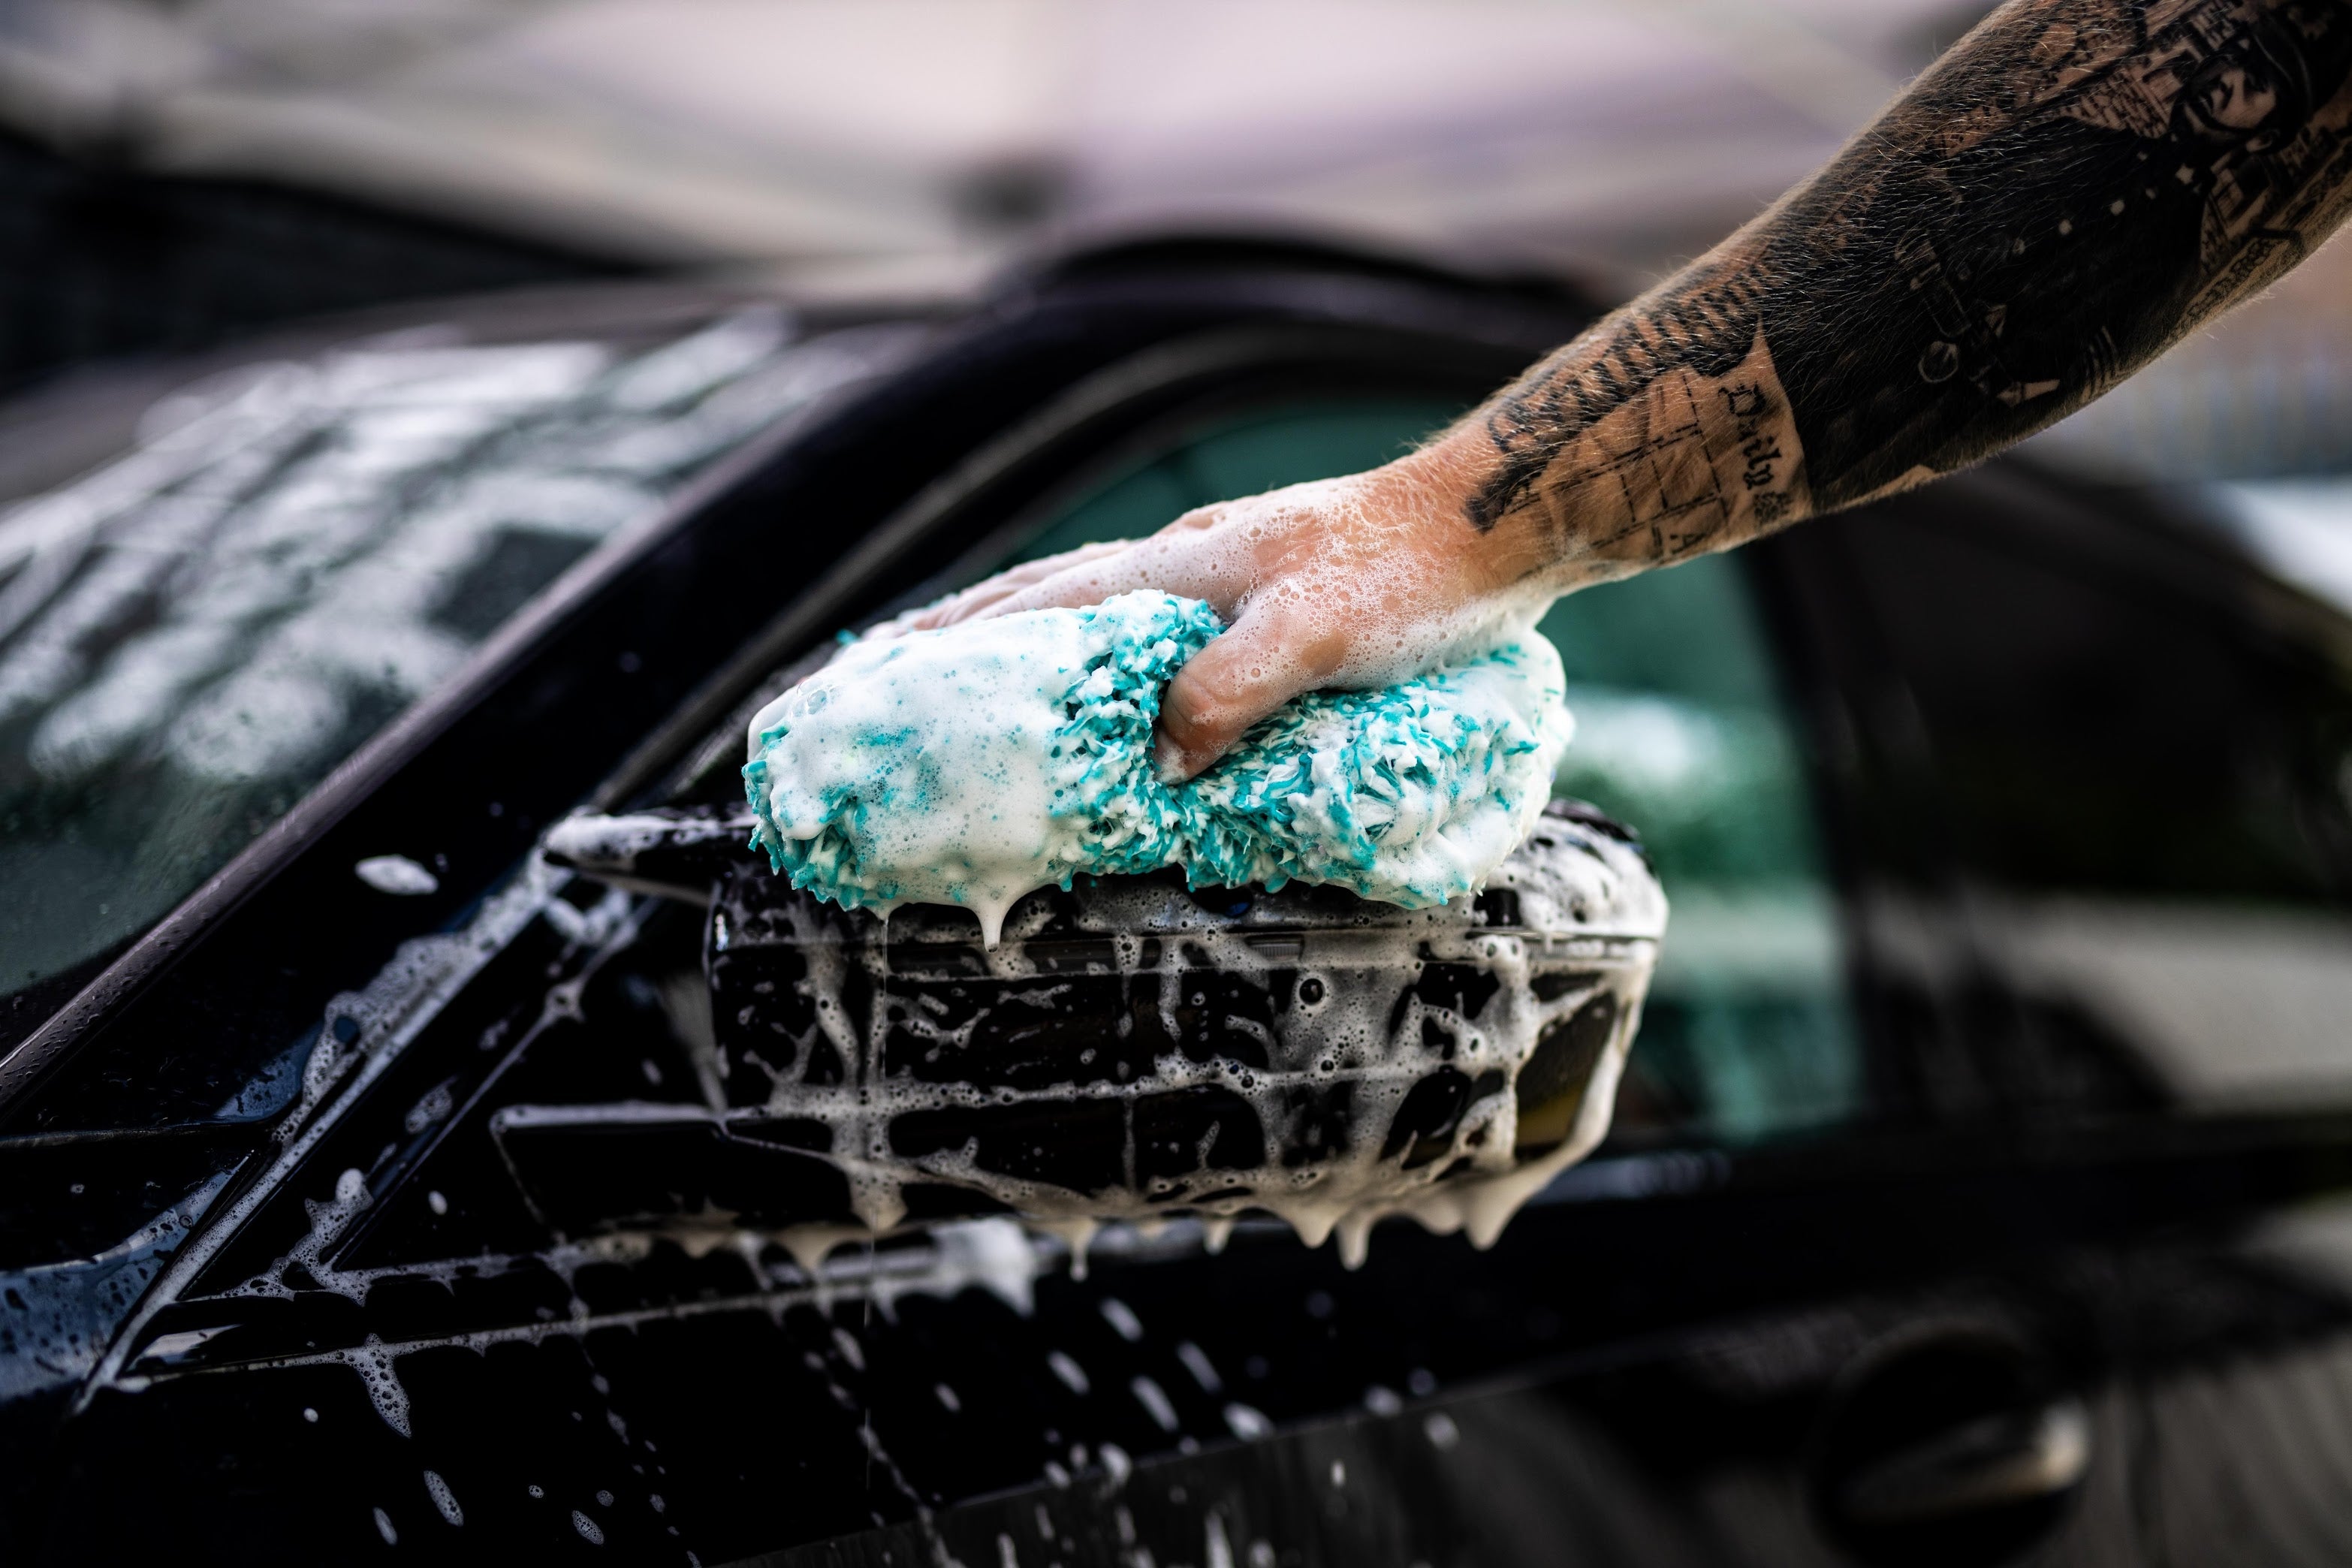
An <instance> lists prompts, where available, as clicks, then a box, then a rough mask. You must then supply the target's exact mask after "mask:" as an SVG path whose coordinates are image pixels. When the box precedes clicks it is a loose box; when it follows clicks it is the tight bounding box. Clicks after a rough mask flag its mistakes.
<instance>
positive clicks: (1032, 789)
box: [743, 591, 1570, 946]
mask: <svg viewBox="0 0 2352 1568" xmlns="http://www.w3.org/2000/svg"><path fill="white" fill-rule="evenodd" d="M1220 629H1221V628H1220V626H1219V623H1218V621H1217V618H1216V616H1215V615H1214V614H1213V612H1212V611H1211V610H1210V609H1209V607H1208V606H1207V605H1204V604H1202V603H1201V602H1200V601H1198V600H1193V599H1183V598H1178V597H1175V596H1173V595H1168V594H1163V593H1158V592H1152V591H1140V592H1135V593H1129V594H1123V595H1118V597H1116V598H1113V599H1110V600H1108V601H1107V602H1106V603H1104V604H1101V605H1096V606H1094V607H1092V608H1088V609H1081V610H1037V611H1030V612H1027V613H1024V614H1020V615H1012V616H999V617H996V618H993V619H986V620H977V621H969V622H965V623H963V624H962V625H960V626H950V627H948V628H946V629H944V630H940V631H936V632H919V633H913V634H909V635H907V636H903V637H891V638H887V639H873V640H868V641H866V642H862V643H857V644H854V645H852V646H851V647H848V648H846V649H845V650H844V652H843V653H842V655H841V656H840V657H839V658H836V659H835V661H834V663H833V664H832V665H830V666H828V667H827V668H825V669H824V670H823V671H822V672H820V673H819V674H818V675H816V676H814V677H812V678H811V679H808V680H806V681H804V682H803V683H802V684H801V685H799V686H797V687H794V688H793V689H792V690H790V691H788V692H786V693H784V694H783V695H782V697H780V698H778V699H777V700H775V701H773V702H772V703H770V704H769V705H768V706H767V707H766V708H764V709H763V710H761V712H760V714H759V715H758V717H756V718H755V719H753V720H752V721H751V735H750V751H751V761H750V763H748V765H747V766H746V767H745V768H744V770H743V771H744V777H745V784H746V793H747V795H749V797H750V799H751V805H752V807H753V809H754V811H755V812H756V813H757V815H758V816H759V826H758V829H757V830H756V833H755V836H754V841H755V843H756V844H757V845H758V846H759V847H762V848H764V849H765V850H766V851H767V853H768V855H769V857H770V859H771V861H772V864H773V866H774V868H775V869H776V870H777V871H778V872H779V873H783V874H789V876H790V878H791V879H792V883H793V886H794V887H795V888H803V889H808V890H810V891H812V892H814V893H815V894H817V895H818V896H819V897H821V898H824V899H828V900H832V901H834V902H836V903H839V904H841V905H843V906H845V907H846V908H866V909H872V910H877V912H879V913H883V914H886V915H887V913H888V911H889V910H893V909H895V908H898V906H900V905H903V904H909V903H931V904H961V905H963V906H966V907H968V908H970V909H971V910H973V912H974V913H975V914H976V915H977V916H978V917H979V919H980V922H981V926H982V932H983V935H984V937H985V940H986V941H987V942H988V944H989V945H991V946H993V945H995V943H996V942H997V941H998V940H999V937H1000V935H1001V932H1002V928H1003V920H1004V916H1005V913H1006V911H1007V910H1010V909H1011V908H1012V906H1013V903H1014V902H1015V901H1016V900H1018V899H1020V898H1021V896H1022V895H1023V894H1024V893H1027V892H1030V891H1032V890H1034V889H1037V888H1041V887H1047V886H1054V885H1059V886H1061V887H1064V888H1067V887H1068V886H1069V885H1070V879H1071V878H1072V877H1073V876H1076V875H1079V874H1088V873H1091V874H1095V875H1117V874H1132V873H1139V872H1146V871H1150V870H1154V869H1157V868H1160V867H1162V866H1169V865H1175V866H1181V867H1182V868H1184V871H1185V874H1186V876H1187V878H1188V879H1189V880H1190V881H1191V883H1192V885H1193V886H1195V887H1235V886H1242V885H1245V884H1251V883H1256V884H1262V885H1264V886H1265V887H1266V888H1268V889H1279V888H1281V887H1282V886H1283V885H1284V884H1285V883H1286V882H1289V881H1293V880H1297V881H1302V882H1313V883H1330V884H1336V885H1338V886H1340V887H1345V888H1348V889H1351V890H1353V891H1355V892H1356V893H1358V894H1360V895H1361V896H1363V897H1365V898H1368V899H1377V900H1382V901H1384V902H1388V903H1393V904H1398V905H1401V906H1402V907H1404V908H1407V909H1424V908H1429V907H1433V906H1435V905H1438V904H1442V903H1444V902H1445V901H1446V900H1448V899H1451V898H1454V897H1458V896H1459V895H1461V894H1464V893H1468V892H1474V891H1475V890H1477V889H1479V888H1481V887H1483V886H1484V884H1485V882H1486V878H1487V876H1488V875H1489V874H1490V873H1492V872H1493V870H1494V869H1495V868H1496V867H1497V866H1498V865H1500V864H1501V863H1502V861H1503V859H1504V858H1505V857H1506V856H1507V855H1508V854H1509V853H1510V851H1511V849H1512V848H1513V847H1515V846H1516V845H1517V843H1518V842H1519V840H1520V839H1521V838H1522V837H1524V836H1525V835H1526V833H1527V832H1528V829H1529V828H1530V827H1532V826H1534V824H1535V819H1536V817H1537V816H1538V814H1539V813H1540V812H1541V811H1542V809H1543V805H1544V802H1545V800H1546V799H1547V798H1548V796H1549V785H1550V780H1551V775H1552V772H1553V769H1554V768H1555V766H1556V765H1557V764H1558V762H1559V754H1560V752H1561V751H1562V749H1563V748H1564V747H1565V746H1566V745H1567V743H1568V737H1569V733H1570V720H1569V716H1568V710H1567V708H1566V706H1565V704H1564V703H1563V701H1562V686H1563V680H1562V677H1561V672H1560V666H1559V655H1558V653H1557V652H1556V651H1555V650H1554V649H1553V648H1552V647H1551V645H1550V644H1549V643H1548V642H1546V641H1545V640H1544V639H1543V638H1542V637H1540V636H1538V635H1537V634H1536V633H1535V632H1533V631H1532V630H1531V629H1528V628H1527V627H1525V626H1519V625H1518V624H1517V623H1516V622H1513V623H1509V624H1507V625H1505V626H1501V627H1499V628H1496V629H1495V630H1493V631H1492V632H1491V633H1489V634H1488V636H1487V638H1486V642H1485V643H1484V645H1483V646H1480V647H1475V648H1474V649H1472V650H1470V651H1467V652H1465V653H1463V654H1461V655H1460V656H1459V657H1457V658H1455V659H1454V661H1453V662H1450V663H1444V664H1441V665H1439V666H1438V667H1436V668H1433V669H1431V670H1429V671H1428V672H1426V673H1424V674H1422V675H1418V676H1414V677H1412V678H1411V679H1405V680H1402V681H1400V682H1398V683H1396V684H1394V685H1391V686H1386V687H1382V688H1381V689H1375V690H1369V691H1323V692H1315V693H1311V694H1309V695H1307V696H1304V697H1301V698H1298V699H1297V700H1294V701H1293V702H1291V703H1289V704H1288V705H1286V707H1284V708H1283V709H1282V710H1279V711H1278V712H1276V714H1274V715H1273V716H1272V717H1270V718H1268V719H1266V720H1265V721H1262V722H1261V723H1259V724H1258V725H1257V726H1256V727H1255V729H1253V730H1252V731H1250V732H1249V734H1248V735H1246V736H1245V737H1244V739H1243V741H1242V742H1241V743H1240V744H1239V745H1237V746H1236V747H1235V748H1234V751H1233V752H1231V753H1230V754H1229V755H1227V756H1226V757H1225V758H1224V759H1223V761H1222V762H1220V763H1218V764H1217V765H1216V766H1215V767H1213V768H1212V769H1211V770H1209V772H1208V773H1204V774H1203V775H1202V777H1200V778H1199V779H1196V780H1194V781H1192V782H1191V783H1189V784H1178V785H1174V786H1171V785H1169V784H1165V783H1163V782H1161V781H1160V778H1159V777H1158V776H1157V774H1156V773H1155V772H1154V770H1153V766H1152V725H1153V722H1154V721H1155V720H1156V719H1157V718H1158V716H1159V705H1160V693H1161V691H1162V690H1163V689H1165V687H1166V685H1167V682H1168V680H1169V679H1171V677H1172V676H1173V675H1174V674H1175V673H1176V672H1177V671H1178V670H1179V669H1180V668H1182V666H1183V664H1184V661H1185V660H1186V659H1188V658H1191V657H1192V655H1193V654H1195V653H1197V652H1198V651H1200V649H1201V648H1202V647H1205V646H1207V644H1208V642H1209V641H1210V639H1211V638H1213V637H1215V636H1216V635H1217V633H1218V631H1219V630H1220Z"/></svg>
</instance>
